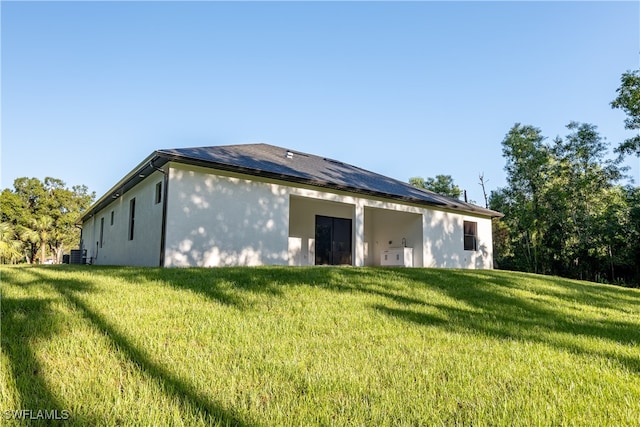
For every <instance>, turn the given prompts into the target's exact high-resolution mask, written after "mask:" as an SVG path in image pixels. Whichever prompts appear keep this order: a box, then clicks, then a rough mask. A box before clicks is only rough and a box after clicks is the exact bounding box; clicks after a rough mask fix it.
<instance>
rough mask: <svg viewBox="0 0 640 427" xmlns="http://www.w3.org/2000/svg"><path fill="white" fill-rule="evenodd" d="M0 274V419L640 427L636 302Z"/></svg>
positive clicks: (433, 274) (490, 277) (561, 294)
mask: <svg viewBox="0 0 640 427" xmlns="http://www.w3.org/2000/svg"><path fill="white" fill-rule="evenodd" d="M0 272H1V274H2V285H1V286H2V288H1V290H2V301H1V311H2V318H1V322H2V323H1V327H2V330H1V333H2V337H1V343H2V354H1V360H0V362H1V368H2V369H1V372H0V401H1V405H2V407H1V408H0V410H2V411H7V410H11V411H13V410H16V409H31V410H33V411H34V414H35V412H36V411H37V410H56V409H57V410H58V411H61V410H66V411H69V414H70V419H69V420H63V421H59V422H60V423H64V424H76V425H263V426H273V425H294V426H301V425H394V426H395V425H425V426H432V425H475V426H483V425H490V426H496V425H498V426H499V425H510V426H511V425H523V426H524V425H526V426H530V425H545V426H546V425H589V426H592V425H599V426H601V425H611V426H619V425H631V426H637V425H640V290H634V289H624V288H617V287H611V286H602V285H596V284H592V283H586V282H578V281H571V280H565V279H560V278H550V277H543V276H536V275H530V274H522V273H513V272H500V271H463V270H439V269H383V268H323V267H318V268H278V267H264V268H223V269H148V268H120V267H96V266H47V267H36V266H34V267H3V268H1V269H0ZM2 414H4V412H3V413H2ZM5 418H7V417H6V416H5ZM22 422H23V421H20V420H7V419H3V423H4V424H5V425H11V424H12V423H14V424H20V423H22Z"/></svg>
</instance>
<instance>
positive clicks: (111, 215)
mask: <svg viewBox="0 0 640 427" xmlns="http://www.w3.org/2000/svg"><path fill="white" fill-rule="evenodd" d="M111 225H113V211H111Z"/></svg>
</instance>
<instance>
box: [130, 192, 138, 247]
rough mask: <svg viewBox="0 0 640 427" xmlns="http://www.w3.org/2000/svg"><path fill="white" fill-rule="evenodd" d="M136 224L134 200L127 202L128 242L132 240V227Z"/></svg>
mask: <svg viewBox="0 0 640 427" xmlns="http://www.w3.org/2000/svg"><path fill="white" fill-rule="evenodd" d="M135 222H136V199H131V201H129V240H133V226H134V225H135Z"/></svg>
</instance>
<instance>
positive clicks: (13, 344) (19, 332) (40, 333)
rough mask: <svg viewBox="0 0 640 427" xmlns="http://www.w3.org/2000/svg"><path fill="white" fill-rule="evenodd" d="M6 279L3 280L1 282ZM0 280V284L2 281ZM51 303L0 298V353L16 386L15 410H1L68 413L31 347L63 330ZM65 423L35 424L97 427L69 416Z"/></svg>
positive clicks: (81, 417)
mask: <svg viewBox="0 0 640 427" xmlns="http://www.w3.org/2000/svg"><path fill="white" fill-rule="evenodd" d="M5 279H6V278H5ZM5 279H3V280H5ZM52 304H53V300H51V299H45V298H7V297H3V298H2V304H1V313H0V318H1V319H2V336H1V338H0V343H1V344H2V352H3V353H4V354H5V355H6V357H7V359H8V364H9V366H8V368H9V371H10V372H9V373H10V375H11V376H12V377H13V379H14V381H15V384H16V392H17V393H18V396H17V399H16V400H17V402H18V404H19V405H20V407H19V408H7V407H5V406H4V404H3V407H2V408H1V409H2V410H9V411H13V410H22V409H25V410H31V411H33V414H32V416H34V417H35V416H36V415H37V413H38V411H48V412H49V413H51V412H53V411H57V412H56V413H55V416H58V417H60V416H62V415H63V412H62V411H67V410H69V408H68V407H65V406H64V404H63V403H62V402H61V401H60V400H59V399H58V398H57V397H56V396H55V395H54V393H53V392H52V391H51V389H50V387H49V385H48V384H47V381H46V380H45V372H44V370H43V367H42V365H41V363H40V362H39V361H38V357H37V355H36V352H35V350H34V348H33V346H34V345H35V344H36V342H37V341H40V340H47V339H49V338H50V337H51V336H53V335H55V334H57V333H58V332H59V331H60V330H61V328H62V327H63V326H62V325H63V322H64V319H63V318H62V316H61V315H60V313H59V312H58V311H56V310H54V309H53V308H52ZM69 415H70V418H69V419H68V420H59V419H48V420H44V419H41V420H36V421H38V422H40V423H41V424H46V425H63V424H68V423H69V422H72V423H78V424H80V425H97V424H98V423H97V421H96V420H94V419H92V418H91V417H88V416H86V415H83V414H75V413H70V414H69Z"/></svg>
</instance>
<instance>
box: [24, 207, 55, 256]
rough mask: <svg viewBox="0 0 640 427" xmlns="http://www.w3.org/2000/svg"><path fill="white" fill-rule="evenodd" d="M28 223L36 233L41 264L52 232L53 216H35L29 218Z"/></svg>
mask: <svg viewBox="0 0 640 427" xmlns="http://www.w3.org/2000/svg"><path fill="white" fill-rule="evenodd" d="M29 225H30V226H31V229H32V230H33V231H35V232H36V233H37V235H38V243H40V264H43V263H44V260H45V258H46V249H47V244H48V243H49V240H50V236H51V233H52V232H53V218H51V217H50V216H47V215H41V216H39V217H36V218H31V221H30V224H29Z"/></svg>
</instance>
